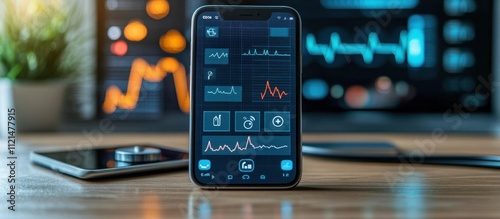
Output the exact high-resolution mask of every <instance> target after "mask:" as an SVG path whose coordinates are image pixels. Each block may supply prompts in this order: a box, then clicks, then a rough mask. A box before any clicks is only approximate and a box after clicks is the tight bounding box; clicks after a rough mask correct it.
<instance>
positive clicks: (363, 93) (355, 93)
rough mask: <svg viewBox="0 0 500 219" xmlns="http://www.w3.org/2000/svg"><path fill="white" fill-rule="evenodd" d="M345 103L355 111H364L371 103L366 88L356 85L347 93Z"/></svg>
mask: <svg viewBox="0 0 500 219" xmlns="http://www.w3.org/2000/svg"><path fill="white" fill-rule="evenodd" d="M344 98H345V102H346V103H347V105H349V107H351V108H353V109H362V108H364V107H366V105H367V104H368V101H369V98H370V97H369V94H368V91H367V90H366V88H364V87H362V86H359V85H354V86H352V87H349V88H348V89H347V90H346V92H345V96H344Z"/></svg>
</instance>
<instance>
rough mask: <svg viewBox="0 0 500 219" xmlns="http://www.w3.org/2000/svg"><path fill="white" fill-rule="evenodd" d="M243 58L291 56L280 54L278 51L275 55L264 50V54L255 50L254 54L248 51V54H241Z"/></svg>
mask: <svg viewBox="0 0 500 219" xmlns="http://www.w3.org/2000/svg"><path fill="white" fill-rule="evenodd" d="M241 55H242V56H282V57H288V56H290V54H280V53H279V52H278V50H275V51H274V53H269V50H267V49H263V50H262V53H259V52H257V49H254V50H253V52H252V51H251V50H248V52H246V53H243V54H241Z"/></svg>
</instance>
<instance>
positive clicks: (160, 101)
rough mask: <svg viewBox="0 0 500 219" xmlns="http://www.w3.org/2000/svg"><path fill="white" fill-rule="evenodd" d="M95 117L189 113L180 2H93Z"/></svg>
mask: <svg viewBox="0 0 500 219" xmlns="http://www.w3.org/2000/svg"><path fill="white" fill-rule="evenodd" d="M96 3H97V7H98V15H99V19H98V35H99V37H98V39H99V40H98V44H99V46H98V49H99V59H98V65H99V66H98V69H99V85H98V88H99V89H98V104H97V106H98V112H99V115H100V116H101V117H107V118H111V119H116V120H135V121H138V120H157V119H161V118H164V116H165V114H168V113H170V112H174V113H179V114H186V115H187V114H188V113H189V89H188V84H189V81H188V73H189V72H188V71H189V62H188V60H189V46H188V44H189V42H187V40H186V31H185V29H186V24H185V10H184V8H185V2H184V1H167V0H148V1H146V0H141V1H137V0H106V1H96Z"/></svg>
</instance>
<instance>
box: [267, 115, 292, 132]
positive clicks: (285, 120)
mask: <svg viewBox="0 0 500 219" xmlns="http://www.w3.org/2000/svg"><path fill="white" fill-rule="evenodd" d="M264 131H266V132H289V131H290V112H288V111H287V112H285V111H266V112H264Z"/></svg>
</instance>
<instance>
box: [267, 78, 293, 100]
mask: <svg viewBox="0 0 500 219" xmlns="http://www.w3.org/2000/svg"><path fill="white" fill-rule="evenodd" d="M268 91H269V95H271V96H272V97H274V96H275V95H278V98H280V100H281V98H283V96H286V95H288V93H287V92H285V91H280V89H279V88H278V87H274V89H271V84H269V81H266V89H265V90H264V93H260V98H261V99H264V98H265V97H266V95H267V92H268Z"/></svg>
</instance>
